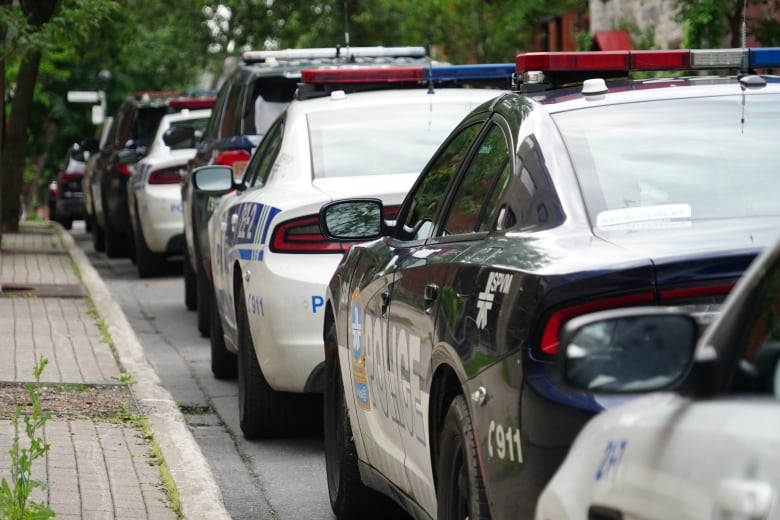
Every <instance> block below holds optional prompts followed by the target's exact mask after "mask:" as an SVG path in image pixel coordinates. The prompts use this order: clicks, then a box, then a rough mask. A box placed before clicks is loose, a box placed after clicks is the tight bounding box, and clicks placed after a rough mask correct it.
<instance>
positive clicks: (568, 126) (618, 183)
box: [554, 94, 780, 226]
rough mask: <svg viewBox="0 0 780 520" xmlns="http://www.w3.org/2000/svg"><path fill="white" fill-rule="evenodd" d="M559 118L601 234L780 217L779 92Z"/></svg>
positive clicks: (599, 109)
mask: <svg viewBox="0 0 780 520" xmlns="http://www.w3.org/2000/svg"><path fill="white" fill-rule="evenodd" d="M554 119H555V121H556V123H557V125H558V128H559V129H560V131H561V134H562V136H563V139H564V141H565V142H566V146H567V148H568V149H569V152H570V155H571V158H572V161H573V164H574V168H575V170H576V172H577V176H578V177H579V179H580V182H581V185H582V188H583V194H584V198H585V204H586V206H587V208H588V212H589V214H590V217H591V219H592V222H593V223H594V224H595V225H596V226H616V225H623V224H632V223H636V222H643V221H653V220H701V219H720V218H732V217H750V216H762V215H778V214H780V198H779V197H777V195H776V194H777V190H778V187H780V175H779V173H780V172H778V163H777V159H776V156H777V143H780V96H778V95H777V94H760V95H748V96H744V98H743V96H742V95H739V94H738V95H734V96H719V97H702V98H693V99H691V98H687V99H675V100H661V101H649V102H642V103H633V104H621V105H611V106H603V107H594V108H589V109H586V110H577V111H571V112H565V113H559V114H556V115H555V116H554ZM596 121H597V122H598V123H597V124H595V125H594V122H596Z"/></svg>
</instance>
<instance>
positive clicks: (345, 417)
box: [323, 322, 398, 520]
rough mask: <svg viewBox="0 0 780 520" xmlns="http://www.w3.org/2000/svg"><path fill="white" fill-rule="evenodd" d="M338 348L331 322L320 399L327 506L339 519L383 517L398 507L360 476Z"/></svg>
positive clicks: (327, 337)
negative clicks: (323, 387) (321, 399)
mask: <svg viewBox="0 0 780 520" xmlns="http://www.w3.org/2000/svg"><path fill="white" fill-rule="evenodd" d="M337 349H338V345H337V342H336V326H335V324H334V323H333V322H331V323H330V324H329V325H328V328H327V331H326V336H325V350H326V351H327V354H326V356H325V378H326V380H325V395H324V399H323V403H324V404H323V408H324V421H323V423H324V424H323V438H324V441H325V470H326V474H327V480H328V495H329V498H330V507H331V508H332V509H333V512H334V513H335V514H336V517H338V518H339V519H340V520H349V519H359V518H372V517H373V518H377V517H382V516H384V513H387V512H389V511H394V510H396V508H397V507H398V506H396V505H395V503H394V502H392V501H391V500H389V499H388V498H387V497H385V496H384V495H381V494H380V493H378V492H376V491H374V490H373V489H371V488H368V487H366V486H365V485H364V484H363V481H362V480H361V479H360V471H359V470H358V456H357V450H356V449H355V441H354V438H353V436H352V426H351V425H350V423H349V414H348V413H347V406H346V403H345V400H344V399H345V397H344V385H343V384H342V381H341V370H340V368H339V360H338V351H337Z"/></svg>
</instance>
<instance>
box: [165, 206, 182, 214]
mask: <svg viewBox="0 0 780 520" xmlns="http://www.w3.org/2000/svg"><path fill="white" fill-rule="evenodd" d="M168 211H170V212H171V213H177V214H181V213H182V208H181V204H171V205H170V206H169V207H168Z"/></svg>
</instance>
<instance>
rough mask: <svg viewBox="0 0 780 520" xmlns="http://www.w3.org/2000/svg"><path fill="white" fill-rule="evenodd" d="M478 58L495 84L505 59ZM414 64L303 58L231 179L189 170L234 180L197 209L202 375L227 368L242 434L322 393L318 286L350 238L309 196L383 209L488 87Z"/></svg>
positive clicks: (269, 432) (206, 170) (202, 179)
mask: <svg viewBox="0 0 780 520" xmlns="http://www.w3.org/2000/svg"><path fill="white" fill-rule="evenodd" d="M490 68H491V66H481V67H471V71H472V74H477V75H478V76H480V78H477V80H484V77H482V76H484V74H485V73H486V72H487V73H488V74H491V73H493V74H495V73H497V74H499V75H500V76H501V77H500V78H499V79H500V80H502V81H503V83H504V85H505V86H506V87H508V86H509V80H510V78H511V74H512V70H513V66H512V65H511V64H510V65H496V66H492V70H488V69H490ZM427 71H428V69H426V68H425V67H422V66H415V67H379V68H366V67H362V68H342V69H317V70H304V71H302V72H301V77H302V81H303V84H302V85H301V86H300V87H299V97H298V99H296V100H294V101H293V102H292V103H291V104H290V105H289V107H288V108H287V109H286V111H285V112H283V113H282V115H281V116H280V117H279V118H278V119H277V120H276V121H275V122H274V124H273V125H272V126H271V127H270V128H269V130H268V131H267V132H266V134H265V136H264V137H263V140H262V141H261V143H260V145H259V147H258V149H257V150H256V151H255V152H254V154H253V156H252V159H251V160H250V162H249V164H248V165H247V168H246V171H245V174H244V177H243V181H242V182H241V183H240V184H238V185H234V184H233V177H232V174H231V170H230V168H228V167H224V166H207V167H203V168H201V169H198V170H196V172H195V173H194V184H195V186H196V189H198V190H200V191H207V192H208V191H211V192H215V191H216V192H225V191H227V190H229V189H236V190H238V191H239V192H240V193H237V194H234V195H227V196H224V197H222V198H221V199H219V202H218V203H217V205H216V207H215V209H214V213H213V215H212V217H211V219H210V220H209V236H210V241H211V251H210V253H211V266H212V278H213V287H214V298H215V301H216V305H213V306H212V308H213V309H214V310H213V311H212V315H213V320H212V325H213V326H216V327H217V328H218V329H217V330H215V329H212V333H211V335H210V337H211V339H212V370H213V372H214V374H215V375H216V376H217V377H230V376H232V375H233V374H235V373H236V368H237V371H238V385H239V413H240V424H241V428H242V430H243V432H244V434H245V435H246V436H248V437H257V436H276V435H282V434H285V433H287V432H289V431H291V429H294V428H295V427H296V426H297V425H296V424H294V423H295V421H297V420H299V419H300V417H299V416H300V415H303V414H300V413H291V412H290V411H291V410H292V409H293V406H294V405H295V403H296V402H297V401H295V400H294V399H300V397H297V396H296V394H315V395H316V394H321V393H322V389H323V370H322V369H323V362H324V355H323V348H322V326H323V310H324V303H325V287H326V284H327V282H328V280H329V279H330V277H331V275H332V274H333V271H334V269H335V268H336V265H337V264H338V262H339V260H340V258H341V256H342V254H343V253H344V251H346V250H347V248H348V246H349V244H345V243H343V242H341V241H329V240H327V239H325V238H324V237H323V236H322V234H321V233H320V230H319V224H318V212H319V209H320V207H321V206H322V205H323V203H326V202H329V201H331V200H333V199H334V198H340V197H379V198H381V199H382V200H383V201H384V202H385V204H386V205H387V206H388V207H389V208H390V210H392V208H394V207H395V205H397V204H398V203H399V202H400V201H401V200H402V198H403V197H404V195H405V194H406V192H407V190H408V189H409V187H410V186H411V185H412V183H413V182H414V180H415V179H416V178H417V175H418V174H419V172H420V170H422V168H423V167H424V166H425V164H426V162H427V161H428V159H429V158H430V156H431V154H432V153H433V151H434V150H435V149H436V148H437V146H438V145H439V144H440V142H441V141H442V139H443V138H444V137H445V136H446V135H447V134H448V133H449V132H450V131H451V130H452V129H453V128H454V127H455V125H456V124H457V123H458V121H460V120H461V119H462V117H463V116H464V115H465V114H467V113H468V112H469V111H470V110H471V109H473V108H474V107H476V106H478V105H480V104H482V103H483V102H485V101H487V100H489V99H492V98H494V97H496V96H497V95H499V94H500V91H499V90H497V89H494V88H441V87H442V85H449V84H451V83H460V82H468V81H469V80H468V78H467V77H466V76H465V75H464V73H463V72H462V69H459V68H454V67H436V68H434V71H435V76H433V77H432V76H431V75H430V73H429V72H427ZM472 80H475V79H474V78H472ZM489 81H492V79H491V80H489ZM400 86H405V87H407V88H390V87H400ZM367 89H371V90H372V91H366V92H354V91H355V90H367ZM376 89H381V90H376ZM345 90H346V91H347V92H345ZM350 91H353V92H350ZM386 216H389V215H386ZM235 353H237V354H238V360H237V364H236V359H235V355H234V354H235ZM320 403H321V401H320ZM318 409H319V410H321V405H320V406H318Z"/></svg>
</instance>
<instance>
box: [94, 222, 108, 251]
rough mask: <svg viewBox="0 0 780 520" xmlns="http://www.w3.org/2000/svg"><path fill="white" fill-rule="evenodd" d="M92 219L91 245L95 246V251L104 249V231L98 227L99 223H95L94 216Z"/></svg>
mask: <svg viewBox="0 0 780 520" xmlns="http://www.w3.org/2000/svg"><path fill="white" fill-rule="evenodd" d="M92 219H93V220H92V246H93V247H94V248H95V251H105V250H106V233H105V231H103V228H102V227H100V224H98V223H97V220H96V219H95V217H92Z"/></svg>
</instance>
